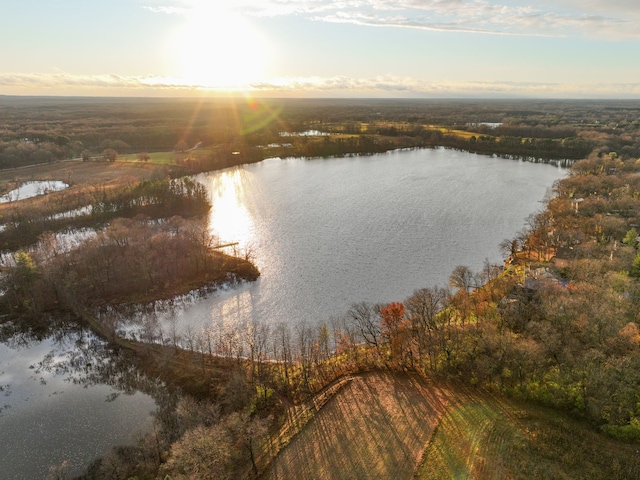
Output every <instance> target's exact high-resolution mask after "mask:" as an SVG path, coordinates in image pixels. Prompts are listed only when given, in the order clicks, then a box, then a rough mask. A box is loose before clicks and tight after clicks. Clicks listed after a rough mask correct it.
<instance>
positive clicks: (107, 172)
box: [0, 160, 175, 214]
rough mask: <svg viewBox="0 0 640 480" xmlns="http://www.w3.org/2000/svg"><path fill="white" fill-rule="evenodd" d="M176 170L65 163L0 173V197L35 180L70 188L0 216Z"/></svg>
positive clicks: (18, 204)
mask: <svg viewBox="0 0 640 480" xmlns="http://www.w3.org/2000/svg"><path fill="white" fill-rule="evenodd" d="M171 168H175V167H171V166H167V165H158V164H153V163H140V162H119V161H116V162H82V161H78V160H68V161H64V162H57V163H50V164H46V165H35V166H31V167H23V168H12V169H6V170H0V193H4V192H7V191H9V190H11V189H13V188H16V187H18V186H19V185H20V184H21V183H22V182H29V181H36V180H60V181H62V182H66V183H68V184H69V185H70V187H69V188H67V189H65V190H62V191H59V192H54V193H50V194H48V195H42V196H38V197H32V198H30V199H25V200H21V201H19V202H11V203H3V204H0V214H1V213H2V212H3V211H5V210H7V209H11V210H15V209H19V208H27V207H29V208H31V207H34V206H38V205H40V204H43V203H54V202H56V200H59V199H61V198H69V197H71V196H73V195H76V194H81V193H82V192H86V191H90V190H92V189H103V188H104V189H110V188H114V187H118V186H123V185H129V184H131V185H133V184H136V183H138V182H140V181H143V180H148V179H152V178H163V177H165V176H166V175H167V174H169V173H170V169H171Z"/></svg>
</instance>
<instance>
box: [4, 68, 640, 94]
mask: <svg viewBox="0 0 640 480" xmlns="http://www.w3.org/2000/svg"><path fill="white" fill-rule="evenodd" d="M0 89H2V91H3V92H5V93H18V94H19V93H21V92H22V91H23V90H28V91H29V92H33V94H37V95H65V94H74V95H76V94H80V95H81V94H85V93H86V94H91V95H105V96H106V95H121V94H122V95H128V94H132V95H169V96H187V95H191V94H194V93H197V94H206V93H216V92H218V93H220V92H227V91H228V90H226V89H223V88H220V89H217V90H216V89H213V88H211V87H207V86H205V85H197V84H195V85H194V84H192V83H188V82H186V81H185V80H183V79H180V78H169V77H160V76H144V77H140V76H122V75H113V74H111V75H73V74H69V73H64V72H60V73H52V74H40V75H38V74H19V73H14V74H10V73H5V74H0ZM236 90H237V91H239V90H243V91H248V92H252V93H253V94H255V95H269V96H279V95H282V96H291V95H293V96H296V95H304V96H312V97H313V96H319V97H320V96H360V97H365V96H370V97H407V98H412V97H413V98H418V97H440V98H447V97H449V98H453V97H495V98H499V97H532V98H536V97H538V98H551V97H555V98H640V82H638V83H598V84H588V83H584V84H561V83H537V82H508V81H494V82H474V81H458V82H456V81H452V82H430V81H424V80H418V79H415V78H410V77H394V76H384V77H375V78H353V77H347V76H337V77H328V78H327V77H295V78H293V77H283V78H276V79H272V80H269V81H264V82H259V83H251V84H247V85H244V86H242V87H238V88H237V89H236ZM83 92H84V93H83Z"/></svg>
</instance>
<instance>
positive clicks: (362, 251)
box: [176, 149, 566, 328]
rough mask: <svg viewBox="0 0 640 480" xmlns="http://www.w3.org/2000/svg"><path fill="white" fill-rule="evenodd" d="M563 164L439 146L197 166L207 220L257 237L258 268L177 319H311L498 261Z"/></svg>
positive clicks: (221, 231) (220, 230)
mask: <svg viewBox="0 0 640 480" xmlns="http://www.w3.org/2000/svg"><path fill="white" fill-rule="evenodd" d="M565 173H566V170H563V169H559V168H558V167H555V166H552V165H547V164H534V163H527V162H522V161H517V160H508V159H502V158H492V157H487V156H481V155H475V154H470V153H466V152H460V151H455V150H447V149H435V150H404V151H394V152H389V153H386V154H379V155H372V156H355V157H351V158H332V159H302V158H291V159H284V160H283V159H269V160H265V161H263V162H260V163H258V164H252V165H246V166H241V167H236V168H232V169H228V170H224V171H220V172H212V173H209V174H204V175H200V176H198V179H199V180H200V181H201V182H203V183H204V184H205V185H206V186H207V188H208V190H209V192H210V196H211V202H212V204H213V208H212V210H211V214H210V222H211V229H212V230H213V231H214V232H216V233H217V234H218V235H219V236H220V239H221V241H222V242H223V243H225V242H236V241H237V242H239V243H240V245H239V247H238V248H239V251H241V250H242V249H243V248H245V247H248V248H250V250H251V251H252V254H253V258H254V260H255V263H256V264H257V266H258V268H259V269H260V271H261V273H262V275H261V277H260V279H259V280H258V281H257V282H255V283H251V284H246V285H243V286H241V287H240V288H237V289H231V290H227V291H221V292H217V293H214V294H212V295H210V296H209V297H208V298H206V299H204V300H200V301H198V302H196V303H194V304H192V305H190V306H188V307H186V309H185V310H184V311H182V312H180V313H178V314H177V315H176V319H177V322H178V326H179V328H185V326H186V325H187V324H190V325H191V326H192V327H196V326H197V327H200V326H209V325H212V324H213V325H217V324H219V323H224V324H227V323H238V322H240V323H241V322H247V321H251V320H259V321H266V322H269V323H277V322H281V321H282V322H286V323H289V324H295V323H296V322H300V321H305V322H308V323H310V324H316V323H318V322H322V321H326V320H328V319H329V317H330V316H337V315H343V314H344V313H345V312H346V311H347V310H348V308H349V307H350V305H351V304H353V303H356V302H361V301H368V302H391V301H402V300H404V299H405V298H406V297H408V296H409V295H411V294H412V292H413V291H414V290H416V289H418V288H422V287H431V286H434V285H440V286H445V285H446V284H447V280H448V277H449V275H450V273H451V271H452V270H453V268H454V267H455V266H456V265H467V266H469V267H470V268H472V269H473V270H474V271H478V270H480V268H481V267H482V265H483V262H484V260H485V259H488V260H489V261H491V262H493V263H502V257H501V255H500V252H499V243H500V242H501V241H502V240H504V239H505V238H509V239H510V238H513V237H514V236H515V234H516V233H517V232H518V231H519V230H521V229H523V228H524V226H525V220H526V217H527V216H528V215H530V214H532V213H535V212H537V211H540V210H541V209H542V208H543V207H544V206H543V204H542V203H541V201H542V200H543V199H544V197H545V195H547V194H548V193H550V191H551V187H552V185H553V183H554V181H555V180H557V179H559V178H561V177H563V176H564V175H565ZM229 251H230V250H229Z"/></svg>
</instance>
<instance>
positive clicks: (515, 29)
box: [146, 0, 640, 40]
mask: <svg viewBox="0 0 640 480" xmlns="http://www.w3.org/2000/svg"><path fill="white" fill-rule="evenodd" d="M170 1H171V0H168V2H170ZM174 2H176V3H174V4H173V5H163V6H149V7H146V8H147V9H148V10H150V11H153V12H157V13H182V12H184V11H185V9H195V8H198V7H201V6H202V5H204V4H205V3H206V0H174ZM203 2H204V3H203ZM220 4H221V5H224V7H225V8H226V9H232V10H236V11H238V12H242V13H243V14H245V15H250V16H258V17H260V16H284V15H296V16H301V17H306V18H308V19H311V20H320V21H326V22H339V23H354V24H358V25H366V26H371V27H395V28H419V29H425V30H437V31H449V32H465V33H476V34H492V35H528V36H558V37H564V36H587V37H597V38H606V39H610V40H623V39H628V38H640V29H637V27H636V25H637V22H638V21H639V20H640V2H629V1H626V0H607V1H605V0H554V1H551V0H540V1H538V2H535V3H533V2H531V3H530V4H529V5H522V4H521V3H520V2H517V1H514V0H235V1H230V0H229V1H227V2H221V3H220Z"/></svg>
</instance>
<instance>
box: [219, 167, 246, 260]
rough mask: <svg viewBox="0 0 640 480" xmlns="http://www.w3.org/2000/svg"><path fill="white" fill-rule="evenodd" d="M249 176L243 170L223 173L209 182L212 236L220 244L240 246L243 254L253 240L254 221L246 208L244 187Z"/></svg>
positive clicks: (238, 169)
mask: <svg viewBox="0 0 640 480" xmlns="http://www.w3.org/2000/svg"><path fill="white" fill-rule="evenodd" d="M246 175H248V173H247V172H246V171H245V170H244V169H241V168H237V169H233V170H229V171H226V172H221V173H219V174H218V175H216V176H213V177H211V178H210V182H211V184H210V190H209V191H210V195H211V197H210V201H211V205H212V208H211V213H210V216H209V225H210V229H211V232H212V233H213V234H214V235H216V236H217V237H218V238H219V239H220V242H221V243H223V244H224V243H232V242H238V248H239V249H240V250H242V249H246V248H247V247H249V246H250V244H251V242H252V239H253V219H252V218H251V215H250V213H249V211H248V210H247V207H246V205H245V203H244V202H245V201H246V195H245V183H246V178H245V177H246Z"/></svg>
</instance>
